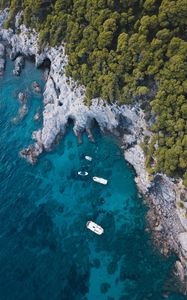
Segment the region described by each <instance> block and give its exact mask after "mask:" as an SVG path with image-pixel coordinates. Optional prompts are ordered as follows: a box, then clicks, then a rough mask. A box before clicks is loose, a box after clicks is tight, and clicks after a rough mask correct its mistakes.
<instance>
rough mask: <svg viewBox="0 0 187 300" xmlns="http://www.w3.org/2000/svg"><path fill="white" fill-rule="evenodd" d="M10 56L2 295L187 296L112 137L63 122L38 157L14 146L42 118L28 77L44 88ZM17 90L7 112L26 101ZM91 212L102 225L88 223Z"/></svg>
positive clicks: (1, 89)
mask: <svg viewBox="0 0 187 300" xmlns="http://www.w3.org/2000/svg"><path fill="white" fill-rule="evenodd" d="M13 65H14V63H13V62H11V61H7V64H6V70H5V72H4V75H3V77H1V78H0V122H1V123H0V124H1V126H0V136H1V148H0V179H1V180H0V190H1V197H0V220H1V226H0V266H1V271H0V299H1V300H15V299H16V300H25V299H27V300H36V299H38V300H39V299H40V300H48V299H50V300H51V299H52V300H95V299H99V300H124V299H125V300H132V299H134V300H135V299H136V300H143V299H150V300H158V299H159V300H160V299H165V297H167V299H177V300H180V299H185V298H184V297H183V296H182V295H180V294H177V288H176V287H175V285H174V284H173V280H172V276H171V268H172V264H173V261H174V257H169V258H168V259H165V258H163V257H162V256H160V254H159V253H158V252H157V251H156V250H155V249H154V248H153V246H152V243H151V236H150V235H149V234H148V233H147V232H146V231H145V226H146V224H145V214H146V207H145V206H144V205H143V201H142V198H141V197H139V196H138V193H137V190H136V186H135V183H134V176H135V174H134V172H133V171H132V169H131V168H130V167H129V166H128V165H127V163H126V162H125V160H124V158H123V153H121V152H120V150H119V147H118V145H117V142H116V141H115V140H114V139H113V138H112V137H110V136H106V135H105V136H104V135H102V134H101V133H100V131H99V129H98V128H96V129H95V131H94V136H95V143H90V142H89V141H88V138H87V136H86V135H84V136H83V144H81V145H79V144H78V143H77V140H76V138H75V136H74V134H73V131H72V128H71V127H70V128H69V130H68V132H67V133H66V135H65V137H64V138H63V140H61V142H60V144H59V145H58V146H56V147H55V149H54V151H52V152H50V153H45V154H43V155H41V157H40V158H39V160H38V163H37V164H36V165H34V166H32V165H30V164H28V163H27V162H26V161H25V160H24V159H22V158H21V157H20V156H19V155H18V154H19V152H20V150H21V149H23V148H24V147H26V146H27V145H28V144H29V143H31V134H32V132H33V131H34V130H37V129H38V128H40V127H41V122H42V120H40V119H37V118H34V116H36V113H38V112H39V111H40V110H41V109H42V100H43V99H42V94H39V93H36V92H35V91H34V90H33V87H32V83H33V82H34V81H36V82H38V83H39V84H40V86H41V88H44V82H43V81H42V72H41V70H38V69H35V68H34V65H33V64H32V63H31V62H29V61H26V62H25V68H24V69H23V70H22V74H21V76H20V77H17V76H15V75H13V72H12V71H13V67H14V66H13ZM20 92H23V93H26V95H27V104H28V106H27V108H28V110H27V113H26V114H25V115H24V117H23V118H21V119H19V118H18V119H16V120H17V122H14V121H15V118H16V117H17V116H18V115H19V109H20V105H23V104H20V102H19V100H18V94H19V93H20ZM20 101H21V100H20ZM23 101H25V100H24V98H23ZM85 155H89V156H91V157H93V160H92V161H86V160H85V159H84V157H85ZM78 171H86V172H88V176H86V177H84V178H83V177H80V176H78V174H77V172H78ZM93 176H99V177H103V178H107V180H108V184H107V185H106V186H104V185H99V184H98V183H96V182H94V181H93V180H92V177H93ZM88 220H93V221H95V222H96V223H97V224H100V225H101V226H102V227H103V228H104V233H103V234H102V235H101V236H98V235H96V234H94V233H93V232H91V231H89V230H88V229H87V228H86V222H87V221H88Z"/></svg>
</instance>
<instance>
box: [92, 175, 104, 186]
mask: <svg viewBox="0 0 187 300" xmlns="http://www.w3.org/2000/svg"><path fill="white" fill-rule="evenodd" d="M93 180H94V181H95V182H98V183H101V184H107V182H108V180H106V179H104V178H101V177H97V176H94V177H93Z"/></svg>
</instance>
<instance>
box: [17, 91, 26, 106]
mask: <svg viewBox="0 0 187 300" xmlns="http://www.w3.org/2000/svg"><path fill="white" fill-rule="evenodd" d="M26 98H27V95H26V93H24V92H19V94H18V100H19V101H20V102H21V104H23V103H25V102H26Z"/></svg>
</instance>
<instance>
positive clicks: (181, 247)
mask: <svg viewBox="0 0 187 300" xmlns="http://www.w3.org/2000/svg"><path fill="white" fill-rule="evenodd" d="M7 17H8V9H6V10H4V11H0V75H1V76H3V72H4V68H5V47H4V45H3V43H1V39H2V40H4V41H6V42H7V43H8V44H9V45H10V47H11V54H10V57H11V58H12V59H16V60H15V74H16V75H19V74H20V72H21V69H22V67H23V63H24V59H23V56H26V57H30V56H32V57H35V64H36V67H39V66H41V65H42V64H43V63H44V62H45V61H46V60H48V61H50V70H49V74H48V75H47V78H46V85H45V90H44V93H43V102H44V111H43V127H42V128H41V129H40V130H38V131H36V132H33V134H32V137H33V140H34V143H33V144H32V145H30V146H28V148H26V149H23V150H22V151H21V152H20V154H21V156H23V157H25V158H26V159H27V160H28V161H29V162H30V163H32V164H34V163H35V162H36V161H37V158H38V156H39V155H40V154H41V153H42V152H43V151H51V150H52V148H53V146H54V144H55V143H56V141H57V139H58V138H59V136H62V135H64V133H65V131H66V128H67V126H68V122H69V120H72V121H73V123H74V128H73V129H74V132H75V135H76V136H77V137H78V139H79V141H81V133H82V132H83V131H86V132H87V134H88V137H89V139H90V140H91V141H93V139H94V137H93V135H92V132H91V129H92V124H93V122H95V121H96V122H97V123H98V125H99V127H100V129H101V130H102V131H105V130H107V131H109V132H111V133H113V134H117V135H120V134H121V135H122V145H121V147H122V149H123V151H124V157H125V159H126V160H127V161H128V162H129V163H130V164H131V165H132V166H133V167H134V169H135V171H136V174H137V176H136V179H135V180H136V184H137V187H138V189H139V190H140V192H141V193H142V194H144V195H145V199H146V201H147V203H148V204H149V207H150V210H149V213H148V220H149V223H150V224H151V228H152V230H153V237H154V239H155V243H157V244H158V243H159V248H160V249H161V252H162V253H163V254H164V255H167V254H168V253H169V252H170V251H174V252H175V253H176V254H177V256H178V260H177V262H176V270H177V274H178V276H179V277H180V279H181V281H182V282H183V283H184V285H183V286H184V290H183V292H184V293H186V294H187V217H186V210H187V202H185V201H187V190H186V189H185V188H184V187H183V185H182V183H181V182H180V181H179V182H175V181H174V180H173V179H172V178H168V177H167V176H165V175H164V174H156V175H154V177H152V178H150V176H149V175H148V173H147V171H146V169H145V166H144V153H143V150H142V148H141V142H142V140H143V138H144V136H145V135H147V134H151V133H150V132H148V131H147V127H146V121H145V118H144V113H143V111H142V110H141V109H140V107H138V106H136V107H132V106H130V105H123V106H120V107H119V106H117V105H116V104H113V105H109V104H107V103H106V102H105V101H103V100H102V99H100V98H97V99H93V100H92V101H91V105H90V107H89V108H88V107H87V106H86V105H85V103H84V98H85V89H84V87H83V86H78V85H77V84H76V83H75V82H74V81H73V80H72V79H71V78H67V77H66V75H65V67H66V64H67V56H66V55H65V50H64V45H63V44H62V45H61V46H60V47H56V48H49V47H46V48H45V49H44V50H43V51H42V52H40V51H39V49H38V44H37V40H38V34H37V32H36V31H34V30H31V29H28V28H26V27H25V26H24V25H20V26H18V23H19V22H18V20H19V15H18V16H17V21H16V28H17V30H16V32H17V33H16V32H13V30H12V29H3V24H4V22H5V20H6V19H7ZM18 29H19V31H18ZM18 32H19V33H18ZM38 91H39V90H38Z"/></svg>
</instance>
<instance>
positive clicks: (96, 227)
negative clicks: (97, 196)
mask: <svg viewBox="0 0 187 300" xmlns="http://www.w3.org/2000/svg"><path fill="white" fill-rule="evenodd" d="M86 227H87V228H88V229H90V230H91V231H93V232H95V233H96V234H98V235H101V234H103V232H104V229H103V228H102V227H101V226H100V225H98V224H96V223H95V222H93V221H88V222H87V223H86Z"/></svg>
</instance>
